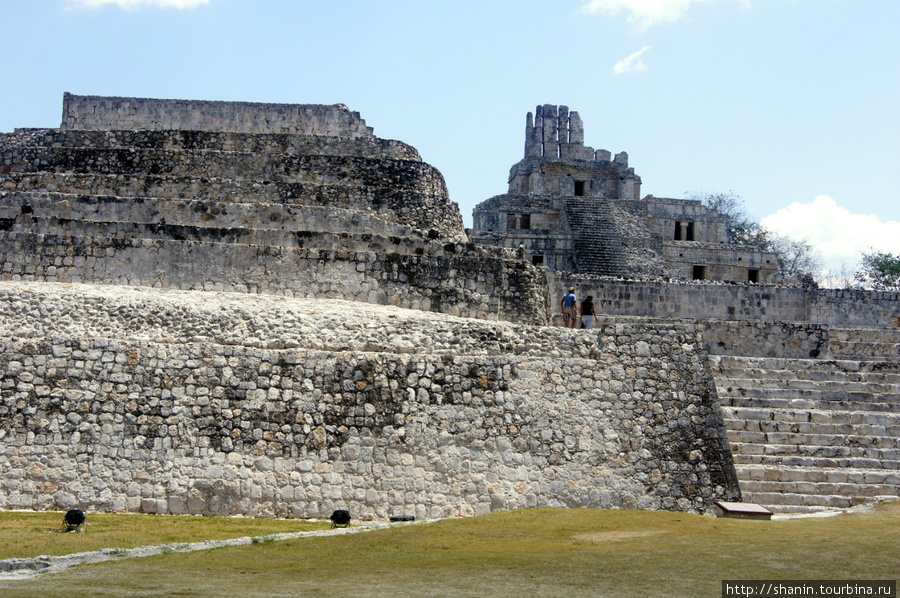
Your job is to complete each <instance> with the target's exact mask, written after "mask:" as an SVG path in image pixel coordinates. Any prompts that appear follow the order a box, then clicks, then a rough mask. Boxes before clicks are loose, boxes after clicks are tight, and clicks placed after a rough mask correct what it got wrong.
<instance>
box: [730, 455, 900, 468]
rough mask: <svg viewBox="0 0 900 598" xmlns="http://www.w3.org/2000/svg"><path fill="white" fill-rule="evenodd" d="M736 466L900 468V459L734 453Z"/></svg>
mask: <svg viewBox="0 0 900 598" xmlns="http://www.w3.org/2000/svg"><path fill="white" fill-rule="evenodd" d="M732 459H733V460H734V464H735V466H743V465H762V466H767V467H769V466H771V467H801V468H809V467H821V468H832V469H851V470H862V469H885V470H900V459H872V458H866V457H820V456H809V455H765V454H748V453H733V454H732Z"/></svg>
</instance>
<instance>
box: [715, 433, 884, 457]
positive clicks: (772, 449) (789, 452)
mask: <svg viewBox="0 0 900 598" xmlns="http://www.w3.org/2000/svg"><path fill="white" fill-rule="evenodd" d="M729 443H730V444H731V453H732V455H775V456H781V457H794V456H797V457H821V458H825V459H829V458H832V459H840V458H852V459H881V460H886V461H898V460H900V449H898V448H891V447H878V446H853V445H838V446H820V445H808V444H790V443H788V444H775V443H766V444H763V443H760V442H741V441H738V440H731V435H730V434H729Z"/></svg>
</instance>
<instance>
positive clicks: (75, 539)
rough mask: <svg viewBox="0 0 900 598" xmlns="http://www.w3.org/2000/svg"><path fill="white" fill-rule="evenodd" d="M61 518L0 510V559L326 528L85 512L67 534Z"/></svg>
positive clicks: (292, 522) (289, 522) (261, 521)
mask: <svg viewBox="0 0 900 598" xmlns="http://www.w3.org/2000/svg"><path fill="white" fill-rule="evenodd" d="M63 515H64V514H63V513H54V512H43V513H23V512H10V511H7V512H0V559H9V558H33V557H36V556H40V555H48V556H61V555H65V554H73V553H76V552H88V551H94V550H100V549H102V548H136V547H138V546H158V545H160V544H180V543H188V542H201V541H203V540H227V539H230V538H240V537H244V536H266V535H269V534H280V533H287V532H301V531H311V530H314V529H328V528H329V527H330V524H328V523H327V522H308V521H297V520H278V519H249V518H241V517H164V516H159V515H137V514H94V513H88V514H87V518H86V519H87V520H86V522H85V525H84V526H83V527H82V528H81V530H79V531H76V532H69V533H66V532H62V531H61V530H62V528H63V526H62V521H63Z"/></svg>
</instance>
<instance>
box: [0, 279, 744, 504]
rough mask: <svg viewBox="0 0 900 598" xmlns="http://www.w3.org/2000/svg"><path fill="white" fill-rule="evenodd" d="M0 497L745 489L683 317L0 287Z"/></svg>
mask: <svg viewBox="0 0 900 598" xmlns="http://www.w3.org/2000/svg"><path fill="white" fill-rule="evenodd" d="M0 312H2V313H3V314H4V318H3V319H2V320H0V346H2V350H0V397H2V400H0V479H2V483H0V508H35V509H66V508H71V507H78V508H82V509H88V510H101V511H123V510H130V511H144V512H152V513H194V514H245V515H253V516H293V517H315V516H318V517H322V516H327V515H328V514H329V513H330V512H331V511H332V510H333V509H335V508H348V509H349V510H350V511H351V512H352V513H353V515H354V517H357V518H361V519H370V518H385V517H388V516H394V515H415V516H416V517H451V516H458V515H473V514H480V513H487V512H490V511H497V510H506V509H516V508H525V507H541V506H550V507H591V508H594V507H598V508H599V507H603V508H616V507H619V508H648V509H671V510H681V511H690V512H708V511H710V510H711V508H712V501H714V500H734V499H737V498H739V491H738V487H737V481H736V478H735V475H734V469H733V465H732V463H731V455H730V452H729V450H728V444H727V441H726V439H725V433H724V428H723V423H722V417H721V415H720V413H719V411H718V406H717V403H716V400H715V391H714V387H713V385H712V381H711V377H710V373H709V370H708V367H707V359H706V351H705V349H704V345H703V342H702V340H701V337H700V329H699V328H698V327H697V326H696V325H694V324H692V323H688V322H669V323H665V324H659V323H650V322H637V321H622V322H616V321H615V320H609V321H607V322H605V324H604V326H602V327H601V328H600V329H599V330H595V331H590V332H588V331H568V330H563V329H560V328H552V327H534V326H517V325H513V324H509V323H501V322H486V321H475V320H460V319H456V318H454V317H452V316H446V315H435V314H424V313H422V312H416V311H411V310H396V309H393V308H389V307H383V306H378V307H375V306H367V305H363V304H354V303H345V302H339V301H322V300H296V299H283V298H276V297H272V296H251V295H234V294H227V293H209V292H207V293H192V292H175V291H166V292H163V291H159V290H155V289H146V288H144V289H139V288H124V287H106V288H93V287H85V286H81V285H48V284H35V283H0Z"/></svg>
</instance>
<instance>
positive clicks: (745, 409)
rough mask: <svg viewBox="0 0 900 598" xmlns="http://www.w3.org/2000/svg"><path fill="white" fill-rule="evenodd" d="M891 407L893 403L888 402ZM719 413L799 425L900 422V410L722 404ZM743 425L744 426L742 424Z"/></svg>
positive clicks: (729, 416)
mask: <svg viewBox="0 0 900 598" xmlns="http://www.w3.org/2000/svg"><path fill="white" fill-rule="evenodd" d="M888 406H893V405H888ZM720 408H721V410H722V415H723V417H725V418H726V419H730V420H732V421H743V422H785V423H800V424H807V423H809V424H851V425H869V426H894V425H897V424H898V423H900V410H895V411H890V410H888V411H872V410H861V411H852V410H839V409H799V408H798V409H773V408H769V409H766V408H763V407H758V406H755V405H753V406H737V405H722V406H721V407H720ZM744 427H746V426H744Z"/></svg>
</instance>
